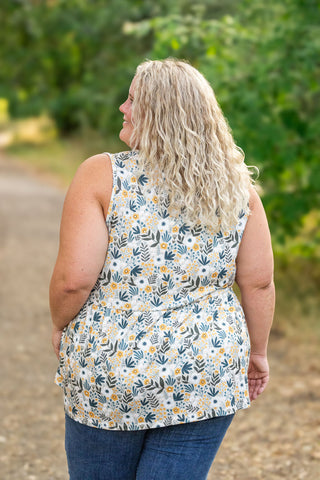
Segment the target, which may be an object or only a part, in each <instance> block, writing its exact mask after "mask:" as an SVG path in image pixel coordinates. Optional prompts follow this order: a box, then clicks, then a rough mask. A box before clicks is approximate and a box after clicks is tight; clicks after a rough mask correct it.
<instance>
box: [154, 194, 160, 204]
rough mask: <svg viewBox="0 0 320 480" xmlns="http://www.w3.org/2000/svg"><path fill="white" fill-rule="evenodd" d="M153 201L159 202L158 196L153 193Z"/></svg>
mask: <svg viewBox="0 0 320 480" xmlns="http://www.w3.org/2000/svg"><path fill="white" fill-rule="evenodd" d="M152 201H153V203H158V202H159V199H158V197H157V196H156V195H155V196H154V197H153V199H152Z"/></svg>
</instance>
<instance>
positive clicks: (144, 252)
mask: <svg viewBox="0 0 320 480" xmlns="http://www.w3.org/2000/svg"><path fill="white" fill-rule="evenodd" d="M140 250H141V260H142V261H143V262H144V263H147V262H148V261H149V260H150V251H149V248H148V247H147V245H145V244H144V243H142V244H141V247H140Z"/></svg>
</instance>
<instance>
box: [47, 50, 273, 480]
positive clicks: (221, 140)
mask: <svg viewBox="0 0 320 480" xmlns="http://www.w3.org/2000/svg"><path fill="white" fill-rule="evenodd" d="M120 111H121V112H122V114H123V116H124V122H123V128H122V130H121V132H120V139H121V140H122V141H124V142H125V143H126V144H127V145H128V146H129V147H130V148H131V149H132V150H131V151H129V152H124V153H119V154H115V155H109V154H101V155H96V156H94V157H91V158H89V159H88V160H86V161H85V162H84V163H83V164H82V165H81V166H80V167H79V169H78V171H77V173H76V175H75V178H74V180H73V182H72V184H71V186H70V188H69V191H68V193H67V196H66V200H65V205H64V210H63V215H62V223H61V239H60V249H59V254H58V259H57V263H56V266H55V269H54V273H53V277H52V281H51V287H50V297H51V310H52V319H53V325H54V327H53V345H54V349H55V352H56V354H57V356H58V357H59V359H60V364H59V369H58V372H57V376H56V383H57V384H58V385H60V386H61V387H62V388H63V390H64V399H65V411H66V451H67V458H68V466H69V474H70V478H71V480H73V479H77V480H80V479H88V480H89V479H90V480H94V479H110V480H116V479H121V480H130V479H139V480H142V479H148V480H152V479H157V480H161V479H174V480H179V479H182V478H183V479H184V480H187V479H191V480H192V479H194V480H201V479H205V478H206V477H207V473H208V471H209V468H210V466H211V463H212V461H213V459H214V456H215V454H216V452H217V450H218V448H219V445H220V443H221V441H222V439H223V436H224V434H225V432H226V430H227V428H228V426H229V425H230V423H231V421H232V418H233V415H234V413H235V411H236V410H238V409H242V408H247V407H248V406H249V403H250V400H249V399H251V400H254V399H255V398H257V396H258V395H259V394H260V393H262V392H263V390H264V389H265V387H266V384H267V382H268V379H269V367H268V361H267V343H268V336H269V330H270V326H271V322H272V316H273V308H274V285H273V260H272V250H271V242H270V234H269V229H268V225H267V221H266V217H265V213H264V210H263V207H262V204H261V201H260V199H259V197H258V195H257V194H256V192H255V190H254V189H253V188H252V187H251V182H250V175H249V172H248V169H247V167H246V165H245V164H244V161H243V154H242V153H241V151H240V150H239V149H238V148H237V147H236V146H235V144H234V141H233V139H232V136H231V134H230V131H229V129H228V126H227V123H226V121H225V119H224V117H223V115H222V112H221V110H220V108H219V106H218V104H217V102H216V99H215V96H214V93H213V91H212V89H211V87H210V86H209V84H208V83H207V81H206V80H205V79H204V77H203V76H202V75H201V74H200V73H199V72H198V71H197V70H196V69H194V68H193V67H191V66H190V65H189V64H187V63H185V62H181V61H176V60H172V59H168V60H164V61H149V62H145V63H143V64H142V65H140V66H139V67H138V69H137V72H136V75H135V77H134V79H133V82H132V84H131V86H130V90H129V96H128V99H127V100H126V101H125V103H124V104H122V105H121V107H120ZM234 280H236V282H237V284H238V286H239V288H240V292H241V305H242V307H241V305H240V303H239V301H238V300H237V297H236V296H235V294H234V293H233V291H232V289H231V287H232V284H233V282H234ZM61 337H62V338H61ZM249 337H250V338H249ZM60 346H61V348H60Z"/></svg>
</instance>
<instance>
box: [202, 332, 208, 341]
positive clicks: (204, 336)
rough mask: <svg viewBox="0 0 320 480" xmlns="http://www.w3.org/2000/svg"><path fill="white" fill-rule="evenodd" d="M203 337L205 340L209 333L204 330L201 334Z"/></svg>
mask: <svg viewBox="0 0 320 480" xmlns="http://www.w3.org/2000/svg"><path fill="white" fill-rule="evenodd" d="M201 338H202V339H203V340H205V339H206V338H208V334H207V333H206V332H203V333H202V334H201Z"/></svg>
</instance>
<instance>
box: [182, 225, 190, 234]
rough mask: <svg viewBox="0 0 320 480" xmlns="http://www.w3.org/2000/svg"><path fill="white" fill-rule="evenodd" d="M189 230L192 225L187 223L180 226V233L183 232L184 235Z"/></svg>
mask: <svg viewBox="0 0 320 480" xmlns="http://www.w3.org/2000/svg"><path fill="white" fill-rule="evenodd" d="M189 231H190V227H189V226H188V225H186V224H185V223H184V224H183V225H182V226H181V227H180V228H179V233H181V234H182V235H185V234H186V233H187V232H189Z"/></svg>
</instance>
